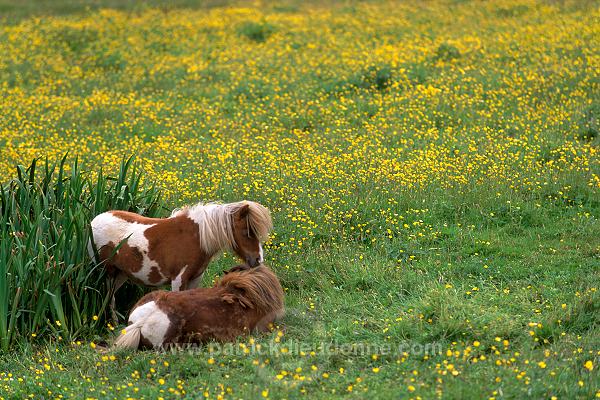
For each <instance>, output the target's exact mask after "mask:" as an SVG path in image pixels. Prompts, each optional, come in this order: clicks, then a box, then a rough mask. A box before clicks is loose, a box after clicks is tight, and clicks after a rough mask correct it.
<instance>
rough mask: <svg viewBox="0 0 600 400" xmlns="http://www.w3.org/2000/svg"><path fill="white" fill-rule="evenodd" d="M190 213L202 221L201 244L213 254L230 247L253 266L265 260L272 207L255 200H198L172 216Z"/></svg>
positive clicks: (271, 224) (189, 216)
mask: <svg viewBox="0 0 600 400" xmlns="http://www.w3.org/2000/svg"><path fill="white" fill-rule="evenodd" d="M180 216H186V217H188V218H190V219H192V220H193V221H194V222H196V223H197V224H198V228H199V232H200V237H199V239H200V244H201V246H202V249H203V250H204V251H205V252H206V253H207V254H210V255H214V254H215V253H217V252H218V251H219V250H222V249H224V248H230V249H231V250H233V251H234V252H235V253H236V254H237V255H238V256H239V257H240V258H241V259H242V260H244V261H245V262H246V263H247V264H248V265H249V266H251V267H256V266H258V265H259V264H260V263H261V262H262V260H263V252H262V245H261V243H263V242H264V241H265V240H267V238H268V237H269V233H270V232H271V229H273V222H272V221H271V214H270V213H269V210H268V209H267V208H266V207H264V206H262V205H260V204H258V203H256V202H254V201H240V202H237V203H227V204H221V203H198V204H196V205H195V206H192V207H184V208H182V209H178V210H175V211H173V213H172V214H171V218H176V217H180Z"/></svg>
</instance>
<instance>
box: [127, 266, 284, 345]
mask: <svg viewBox="0 0 600 400" xmlns="http://www.w3.org/2000/svg"><path fill="white" fill-rule="evenodd" d="M283 296H284V294H283V289H282V287H281V284H280V283H279V280H278V279H277V276H275V274H274V273H273V271H271V270H270V269H269V268H267V267H265V266H262V265H261V266H259V267H256V268H251V269H247V268H245V267H244V268H241V270H240V268H238V269H235V268H234V270H233V272H229V273H227V274H226V275H225V276H224V277H222V278H221V280H220V281H219V282H217V284H216V285H215V286H214V287H212V288H198V289H190V290H186V291H182V292H168V291H163V290H158V291H154V292H152V293H149V294H147V295H146V296H144V297H142V298H141V299H140V300H139V301H138V302H137V304H136V305H135V306H134V307H133V309H132V310H131V311H132V312H133V310H135V309H136V308H137V307H140V306H142V305H143V304H146V303H148V302H150V301H154V302H155V304H156V305H157V307H158V308H159V309H160V310H161V311H162V312H164V313H165V314H167V316H168V318H169V321H170V327H169V329H168V331H167V333H166V334H165V338H164V342H163V345H170V344H185V343H204V342H207V341H210V340H217V341H233V340H235V338H236V337H238V336H240V335H245V334H248V333H250V332H252V331H257V330H258V331H264V330H266V329H267V327H268V326H269V325H270V324H271V323H272V322H273V321H274V320H275V319H277V318H279V317H281V316H282V315H283V312H284V304H283ZM140 347H151V346H149V342H148V341H147V340H145V339H144V338H143V336H142V338H141V341H140Z"/></svg>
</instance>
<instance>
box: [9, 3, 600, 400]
mask: <svg viewBox="0 0 600 400" xmlns="http://www.w3.org/2000/svg"><path fill="white" fill-rule="evenodd" d="M0 7H2V10H3V11H2V14H0V20H1V21H2V24H0V94H1V96H0V183H2V185H6V186H5V189H3V192H2V196H0V197H1V198H2V202H1V204H2V206H1V207H0V210H3V211H2V212H0V214H2V218H5V219H3V220H2V223H3V225H4V226H5V227H6V226H9V225H10V224H12V225H10V226H15V225H14V224H19V223H22V224H25V223H24V222H23V221H21V217H18V218H17V217H14V216H12V215H13V214H10V213H9V211H6V210H9V209H11V208H10V207H13V206H14V208H13V210H17V209H18V207H21V208H19V209H20V210H21V209H22V207H23V206H22V205H23V204H25V205H27V207H29V206H30V205H31V204H34V203H35V204H37V205H36V206H35V207H38V208H35V207H34V206H33V205H31V207H32V208H31V210H33V211H32V212H30V211H26V212H25V213H22V214H18V213H15V214H14V215H21V216H23V215H25V214H27V216H26V218H33V219H35V218H37V216H39V215H44V216H46V215H48V217H47V218H46V217H44V218H46V219H44V220H43V221H41V222H39V224H40V225H39V226H38V225H35V226H33V228H31V232H37V233H36V234H38V233H39V232H40V230H41V229H42V228H43V229H50V228H52V229H54V230H53V231H52V232H54V233H52V234H50V235H49V236H44V237H43V240H42V239H40V240H37V239H35V240H28V237H30V236H29V234H28V233H26V231H25V230H23V231H21V230H18V231H15V229H16V228H14V229H12V228H11V229H8V228H6V229H4V231H5V235H6V236H1V235H0V237H2V238H4V239H3V243H0V251H1V252H2V253H3V254H0V289H2V290H1V292H2V293H0V300H2V301H1V302H2V304H0V348H2V349H3V350H0V351H1V352H0V399H12V398H47V399H50V398H52V399H55V398H56V399H60V398H100V399H104V398H132V399H142V398H145V399H150V398H164V399H170V398H185V397H187V398H211V399H224V398H227V399H229V398H231V399H237V398H245V399H248V398H273V399H282V398H287V399H294V398H307V399H313V398H323V399H329V398H332V397H338V396H339V397H348V398H357V399H363V398H368V397H371V398H375V399H378V398H414V399H419V398H420V399H427V398H490V399H492V398H494V399H502V398H525V397H527V398H536V399H542V398H545V399H551V398H552V399H555V398H558V399H561V398H564V399H567V398H568V399H573V398H582V399H583V398H594V397H596V398H598V397H600V384H599V382H600V375H599V374H598V370H599V369H600V294H599V293H598V288H599V286H600V222H599V218H600V41H599V40H598V38H600V3H599V2H598V1H595V0H585V1H569V0H565V1H554V0H500V1H493V2H481V1H468V0H432V1H426V2H425V1H423V2H422V1H417V0H407V1H373V2H354V1H350V2H335V1H327V2H316V1H315V2H301V1H291V0H290V1H284V2H279V3H271V2H253V3H246V2H240V3H236V2H222V3H221V2H218V1H213V2H211V1H209V2H204V3H203V2H200V4H196V2H193V1H183V0H182V1H176V2H173V3H170V4H169V5H168V6H166V5H164V4H161V3H160V2H158V1H151V2H150V3H146V4H142V3H141V2H139V3H138V2H135V1H133V2H126V3H122V2H114V1H112V0H106V3H105V4H102V2H89V3H88V2H86V1H79V2H67V1H64V2H63V1H62V0H61V1H57V2H54V3H48V2H42V3H35V2H25V3H21V2H16V1H15V2H13V1H6V2H2V5H0ZM65 154H66V158H64V160H63V157H65ZM131 156H135V160H134V161H132V162H123V160H127V159H128V158H129V157H131ZM34 159H38V161H37V172H36V173H39V171H41V170H42V171H43V170H44V168H45V169H46V177H51V178H48V179H42V180H40V181H39V182H40V183H39V184H38V181H36V179H37V178H35V177H34V173H33V172H32V168H31V167H30V168H27V166H30V165H31V163H32V160H34ZM46 159H47V160H48V161H47V162H48V164H45V163H46ZM61 160H63V161H62V162H61ZM75 160H77V161H75ZM53 163H54V164H55V165H60V168H59V169H57V170H56V171H57V172H56V173H55V174H54V175H53V174H52V173H50V172H48V167H47V165H52V164H53ZM17 165H22V166H23V167H20V168H17V167H16V166H17ZM43 165H46V167H43ZM124 165H125V167H126V168H124ZM134 166H135V167H136V172H135V173H134V174H133V175H132V176H131V177H128V176H129V175H128V174H129V173H130V171H131V168H133V167H134ZM34 169H35V168H34ZM58 171H60V172H58ZM74 171H75V172H74ZM137 174H140V175H137ZM28 176H29V178H28ZM36 176H37V175H36ZM80 178H81V179H84V180H85V182H88V183H85V182H84V180H80ZM67 179H69V182H70V183H69V185H70V186H63V182H66V180H67ZM88 180H89V181H88ZM50 181H52V182H54V183H52V184H50V183H49V182H50ZM10 182H12V183H10ZM90 182H94V183H93V184H92V183H90ZM49 185H50V186H49ZM52 185H54V186H52ZM64 185H67V184H66V183H65V184H64ZM34 187H35V188H36V189H35V190H38V189H39V192H40V193H45V194H43V195H41V196H42V197H40V198H42V199H51V201H52V202H54V201H56V202H57V203H52V204H53V205H52V207H53V208H52V212H51V213H49V212H48V210H47V208H48V207H50V206H48V204H49V203H48V202H46V201H45V200H44V201H40V202H37V203H36V202H35V201H31V198H30V197H29V194H28V193H29V192H28V190H30V189H31V188H34ZM49 187H50V190H49V189H48V188H49ZM65 187H68V188H69V189H68V190H66V189H64V188H65ZM94 188H95V189H94ZM31 190H33V189H31ZM65 190H66V192H68V193H66V194H65V196H69V193H71V195H73V193H74V192H76V193H77V196H78V197H77V199H79V200H78V201H77V202H73V203H72V204H71V203H69V204H68V205H65V204H63V203H60V201H58V200H57V199H59V197H60V196H62V195H63V193H64V192H65ZM57 191H58V192H57ZM13 192H14V193H17V194H15V195H14V196H13V197H11V196H12V194H11V193H13ZM59 192H60V196H59V195H58V194H57V193H59ZM100 193H101V195H100ZM159 194H160V195H159ZM90 196H91V197H90ZM94 196H96V197H94ZM98 196H100V197H101V198H102V202H99V201H98V198H99V197H98ZM60 198H62V197H60ZM88 198H94V199H96V200H94V201H89V202H88V201H87V200H86V199H88ZM6 199H16V200H14V202H12V203H11V201H13V200H10V201H9V200H6ZM240 199H252V200H255V201H258V202H260V203H262V204H264V205H266V206H268V207H269V208H270V209H271V211H272V213H273V219H274V224H275V230H274V232H273V234H272V236H271V238H270V240H269V242H268V243H267V245H266V246H265V259H266V263H267V264H268V265H269V266H270V267H272V268H273V270H274V271H275V272H276V273H277V274H278V276H279V277H280V279H281V281H282V285H283V286H284V288H285V291H286V296H287V298H286V307H287V315H286V316H285V318H284V319H283V320H282V321H280V324H279V325H278V326H276V327H274V329H273V332H272V333H271V334H268V335H262V336H261V335H259V336H254V337H250V338H240V339H239V341H238V342H237V343H235V344H234V345H233V346H231V347H226V346H222V345H220V344H216V343H213V344H211V345H207V346H205V347H202V348H197V349H183V350H179V351H169V352H151V351H146V352H139V353H133V352H112V351H106V350H105V349H104V346H103V345H104V344H105V343H110V342H111V341H112V340H113V338H114V337H115V336H116V335H117V334H118V331H119V330H120V328H121V327H115V326H112V325H111V324H110V323H108V319H107V315H105V314H106V313H105V312H104V311H102V310H104V309H103V308H102V307H101V304H102V295H103V293H100V292H101V291H100V290H99V289H98V288H100V287H103V286H101V285H103V284H102V283H100V281H98V280H95V279H96V277H95V275H94V276H93V277H92V278H93V279H92V278H90V276H91V275H90V274H89V273H87V272H86V271H88V270H89V269H91V268H92V264H91V261H90V260H86V261H85V262H83V261H76V262H75V261H74V262H72V263H68V262H64V260H65V259H69V260H82V257H85V249H82V250H81V251H79V250H78V249H80V248H81V246H77V243H79V242H77V241H75V239H73V237H75V236H78V235H80V236H81V235H83V233H84V232H86V227H85V226H84V225H85V221H87V220H86V219H85V218H87V217H84V214H85V213H86V212H87V213H94V212H99V211H101V208H106V207H109V206H110V207H123V208H133V209H136V210H142V211H146V212H147V213H152V214H153V215H168V214H169V210H171V209H173V208H175V207H181V206H182V205H184V204H190V203H196V202H198V201H208V200H221V201H225V202H229V201H237V200H240ZM61 201H62V200H61ZM17 203H18V204H19V206H18V207H17V206H16V205H15V204H17ZM11 204H12V205H13V206H11ZM56 204H59V205H60V207H59V206H56V207H55V205H56ZM63 207H78V208H77V209H78V210H79V211H80V212H82V213H83V214H77V215H78V216H76V217H74V216H73V215H72V214H71V213H70V212H66V211H64V210H66V209H67V208H63ZM26 209H27V210H30V208H26ZM79 215H80V216H81V219H79ZM85 215H87V214H85ZM24 218H25V217H24ZM17 220H18V221H17ZM56 221H61V222H56ZM69 221H79V222H69ZM63 224H68V226H69V228H68V229H67V228H64V229H63ZM36 227H39V229H38V228H36ZM48 227H50V228H48ZM2 229H3V228H0V232H1V231H2ZM65 232H67V233H65ZM36 237H37V236H36ZM82 237H83V236H82ZM40 238H41V236H40ZM48 238H51V239H52V240H57V241H58V242H57V243H58V244H57V243H53V242H44V240H50V239H48ZM56 238H58V239H56ZM36 243H39V246H37V245H36ZM81 243H83V242H81ZM28 246H30V247H32V248H34V249H35V253H31V255H30V253H24V252H25V251H27V252H29V251H30V250H29V249H30V247H28ZM36 246H37V247H36ZM65 249H68V251H66V250H65ZM59 251H60V254H58V252H59ZM52 252H54V253H52ZM48 254H52V255H51V256H48ZM20 255H23V257H20ZM44 257H46V258H44ZM59 257H60V260H59ZM77 257H79V258H77ZM15 260H22V264H19V268H18V269H16V267H15V265H16V263H17V261H15ZM233 262H234V260H233V256H232V255H230V254H225V255H224V256H223V257H221V258H220V259H218V260H217V261H215V262H213V263H212V265H211V267H210V268H209V270H208V271H207V273H206V274H205V279H204V282H203V283H202V284H203V285H205V286H206V285H210V284H211V282H212V281H213V280H214V279H215V278H216V277H217V276H218V275H219V274H220V273H221V272H222V271H223V270H224V269H225V268H228V267H230V266H231V265H232V263H233ZM11 268H13V269H11ZM65 271H66V272H65ZM74 271H75V272H74ZM20 274H21V275H20ZM52 274H54V275H53V277H52V278H48V279H47V280H45V281H43V282H47V284H48V285H50V284H52V285H55V286H53V288H54V287H55V289H52V290H49V289H47V288H46V287H44V286H43V285H37V286H33V285H32V282H38V277H39V282H42V277H44V279H46V277H48V276H50V275H52ZM24 276H27V278H26V279H25V278H23V277H24ZM44 284H46V283H44ZM74 288H75V289H74ZM130 288H131V289H132V290H130V291H129V293H130V294H131V293H139V292H135V290H133V289H134V288H135V287H134V286H130ZM94 296H96V297H94ZM96 298H97V299H98V303H96V302H95V301H96V300H94V301H91V300H90V299H96ZM41 299H44V300H43V301H44V302H43V303H42V300H41ZM122 300H123V301H125V303H126V302H127V301H128V300H131V299H122ZM125 303H122V304H124V305H123V306H122V307H121V312H122V313H123V314H126V313H127V307H126V306H127V304H125ZM42 304H43V305H42ZM45 307H47V311H46V308H45ZM96 310H97V311H96Z"/></svg>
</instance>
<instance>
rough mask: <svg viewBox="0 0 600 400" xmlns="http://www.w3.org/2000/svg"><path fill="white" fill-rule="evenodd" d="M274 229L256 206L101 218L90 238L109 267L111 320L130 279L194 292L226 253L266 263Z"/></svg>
mask: <svg viewBox="0 0 600 400" xmlns="http://www.w3.org/2000/svg"><path fill="white" fill-rule="evenodd" d="M272 228H273V223H272V221H271V215H270V213H269V210H268V209H267V208H265V207H264V206H262V205H260V204H258V203H256V202H253V201H240V202H237V203H228V204H217V203H207V204H203V203H200V204H197V205H195V206H191V207H185V208H183V209H180V210H175V211H173V213H172V214H171V216H170V217H169V218H147V217H143V216H141V215H139V214H135V213H131V212H126V211H108V212H105V213H103V214H100V215H98V216H97V217H96V218H94V219H93V220H92V235H93V240H94V244H95V245H96V249H97V250H98V256H99V258H100V260H96V261H100V262H104V263H105V267H106V269H107V271H108V274H109V277H110V279H111V283H112V285H111V286H112V289H111V291H112V299H111V312H112V316H113V319H114V320H115V321H116V320H117V318H116V307H115V293H116V291H117V290H118V289H119V288H120V287H121V285H123V283H125V281H126V280H127V279H131V280H132V281H134V282H138V283H141V284H143V285H147V286H161V285H164V284H167V283H170V284H171V289H172V290H173V291H179V290H185V289H187V288H194V287H196V286H197V285H198V283H199V282H200V279H201V277H202V273H203V272H204V270H205V269H206V267H207V266H208V263H209V262H210V260H211V259H212V258H213V257H214V256H215V255H216V254H217V253H219V252H220V251H222V250H224V249H230V250H233V251H234V252H235V253H236V254H237V255H238V256H239V257H240V258H241V259H242V260H244V261H245V262H246V264H248V265H249V266H251V267H255V266H257V265H259V264H260V263H261V262H262V261H263V250H262V245H261V243H262V242H264V241H265V240H266V239H267V237H268V235H269V232H270V231H271V229H272ZM90 253H91V254H92V255H93V248H92V247H91V245H90Z"/></svg>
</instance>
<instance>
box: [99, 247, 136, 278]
mask: <svg viewBox="0 0 600 400" xmlns="http://www.w3.org/2000/svg"><path fill="white" fill-rule="evenodd" d="M116 247H117V246H116V245H115V244H114V243H113V242H109V243H108V244H107V245H105V246H102V248H101V249H99V251H98V253H99V255H100V258H101V259H102V260H107V263H106V264H107V269H108V272H109V273H111V272H114V270H115V267H117V268H118V266H119V265H127V266H129V270H130V271H131V272H137V271H139V270H140V269H142V265H143V262H144V256H143V255H142V252H141V251H140V250H139V249H138V248H137V247H131V246H129V245H128V244H127V242H125V243H122V244H121V246H120V247H119V248H118V250H117V251H116V252H115V248H116Z"/></svg>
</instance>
